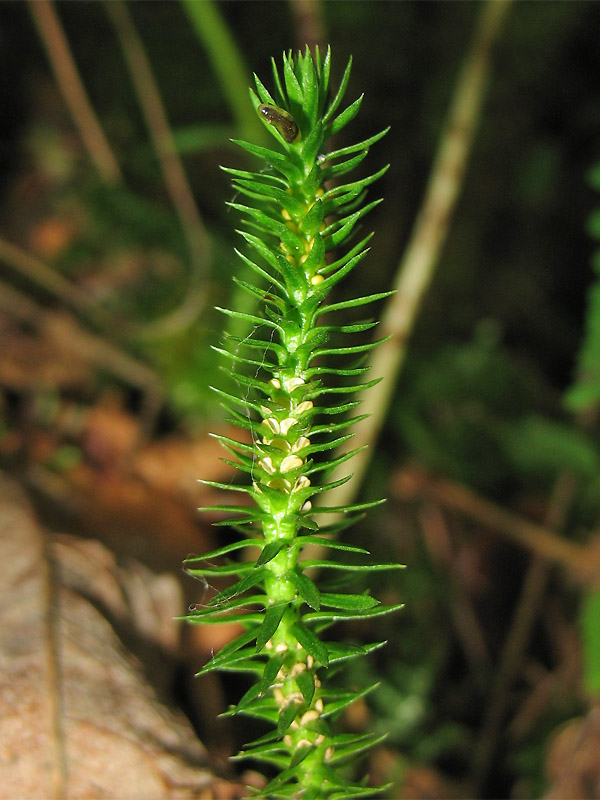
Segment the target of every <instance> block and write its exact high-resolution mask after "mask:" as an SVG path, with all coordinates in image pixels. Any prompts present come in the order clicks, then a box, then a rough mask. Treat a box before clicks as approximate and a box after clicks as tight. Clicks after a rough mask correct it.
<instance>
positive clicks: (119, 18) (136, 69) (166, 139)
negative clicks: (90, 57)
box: [105, 0, 208, 336]
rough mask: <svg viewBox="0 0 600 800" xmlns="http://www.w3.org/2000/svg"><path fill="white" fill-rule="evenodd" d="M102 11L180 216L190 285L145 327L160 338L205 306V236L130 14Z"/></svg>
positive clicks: (117, 3) (122, 7) (119, 9)
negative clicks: (175, 305)
mask: <svg viewBox="0 0 600 800" xmlns="http://www.w3.org/2000/svg"><path fill="white" fill-rule="evenodd" d="M105 8H106V11H107V13H108V16H109V17H110V19H111V21H112V23H113V25H114V28H115V31H116V34H117V37H118V39H119V43H120V45H121V49H122V51H123V56H124V58H125V62H126V64H127V67H128V69H129V72H130V75H131V80H132V82H133V85H134V88H135V91H136V94H137V97H138V101H139V104H140V108H141V110H142V113H143V115H144V118H145V120H146V125H147V126H148V131H149V133H150V138H151V139H152V143H153V146H154V149H155V151H156V154H157V156H158V160H159V163H160V167H161V170H162V174H163V178H164V181H165V185H166V187H167V191H168V192H169V196H170V197H171V202H172V203H173V206H174V208H175V211H176V212H177V215H178V217H179V221H180V223H181V227H182V230H183V233H184V235H185V237H186V239H187V244H188V249H189V253H190V259H191V265H192V266H191V282H190V287H189V290H188V292H187V293H186V298H185V300H184V302H183V303H182V304H181V306H180V307H179V308H178V309H176V310H175V311H174V312H173V313H171V314H170V315H168V316H167V317H165V318H163V319H162V320H160V321H159V322H155V323H153V324H152V325H150V326H148V327H147V328H146V329H145V331H144V333H145V334H146V335H152V336H156V335H165V334H167V333H173V332H175V331H177V330H181V329H182V328H185V327H187V326H188V325H189V324H190V323H191V322H193V321H194V320H195V319H197V317H198V316H199V314H200V312H201V310H202V308H203V306H204V304H205V300H206V287H205V286H204V285H203V279H204V276H205V272H206V264H207V253H208V237H207V234H206V230H205V228H204V224H203V222H202V218H201V216H200V212H199V211H198V207H197V205H196V201H195V200H194V195H193V194H192V190H191V188H190V185H189V183H188V180H187V177H186V174H185V170H184V168H183V164H182V162H181V159H180V158H179V154H178V153H177V148H176V146H175V141H174V138H173V134H172V132H171V128H170V125H169V122H168V119H167V114H166V111H165V108H164V105H163V102H162V100H161V97H160V93H159V91H158V86H157V84H156V80H155V78H154V75H153V72H152V67H151V64H150V61H149V59H148V56H147V55H146V51H145V50H144V46H143V43H142V40H141V38H140V36H139V34H138V32H137V30H136V27H135V24H134V22H133V19H132V16H131V13H130V11H129V9H128V7H127V5H126V4H125V3H123V2H122V0H110V2H107V3H105Z"/></svg>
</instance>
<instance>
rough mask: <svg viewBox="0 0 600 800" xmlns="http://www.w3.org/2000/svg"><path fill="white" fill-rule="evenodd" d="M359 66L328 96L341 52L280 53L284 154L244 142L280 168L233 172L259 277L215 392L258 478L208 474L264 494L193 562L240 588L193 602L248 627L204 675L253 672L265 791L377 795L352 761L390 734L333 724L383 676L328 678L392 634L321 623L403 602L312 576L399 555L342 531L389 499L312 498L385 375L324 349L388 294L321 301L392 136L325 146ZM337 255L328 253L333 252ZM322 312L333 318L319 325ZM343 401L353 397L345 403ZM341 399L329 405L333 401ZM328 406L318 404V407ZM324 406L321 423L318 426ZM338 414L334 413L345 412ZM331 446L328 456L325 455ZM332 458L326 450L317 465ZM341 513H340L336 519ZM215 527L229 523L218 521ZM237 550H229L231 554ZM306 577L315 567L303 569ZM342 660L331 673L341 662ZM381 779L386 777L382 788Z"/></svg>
mask: <svg viewBox="0 0 600 800" xmlns="http://www.w3.org/2000/svg"><path fill="white" fill-rule="evenodd" d="M350 66H351V62H349V63H348V66H347V68H346V70H345V72H344V75H343V78H342V81H341V84H340V87H339V89H338V91H337V92H336V93H335V95H333V97H332V99H330V98H329V94H328V91H329V74H330V52H329V51H328V52H327V54H326V56H325V57H324V58H322V57H321V55H320V53H319V52H318V50H317V51H316V52H315V56H314V58H313V57H312V56H311V54H310V52H309V50H308V48H307V50H306V52H305V53H304V54H302V53H299V54H298V55H297V56H295V57H293V56H292V55H291V54H289V55H285V54H284V56H283V83H282V81H281V78H280V74H279V71H278V69H277V67H276V65H275V63H274V62H273V79H274V86H275V91H274V94H273V96H272V95H271V94H270V93H269V92H268V91H267V89H266V88H265V87H264V86H263V84H262V83H261V82H260V80H259V79H258V78H256V94H255V93H254V92H252V93H251V97H252V102H253V104H254V106H255V109H256V111H257V113H258V115H259V117H260V118H261V119H262V120H263V122H264V123H265V125H266V126H267V128H268V130H269V131H270V133H271V134H272V135H273V137H274V138H275V140H276V142H277V144H278V150H270V149H267V148H264V147H259V146H256V145H252V144H248V143H246V142H238V144H239V145H240V146H241V147H243V148H244V149H245V150H246V151H248V152H249V153H250V154H252V155H254V156H257V157H258V158H260V159H263V160H264V161H266V162H267V164H268V165H269V166H268V168H267V169H266V170H264V171H261V172H246V171H242V170H237V169H227V170H226V171H227V172H229V173H230V174H231V175H232V176H233V183H234V187H235V189H236V191H237V192H238V193H239V195H242V196H244V197H245V198H247V202H248V204H247V205H246V204H242V203H239V202H232V203H230V205H231V206H232V207H233V208H235V209H236V210H238V211H240V212H241V213H242V214H243V216H244V218H245V230H243V231H240V233H241V235H242V237H243V238H244V240H245V241H246V243H247V245H249V247H250V249H251V251H253V254H254V255H253V256H252V257H250V256H248V255H245V254H243V253H239V255H240V258H241V260H242V262H243V263H244V264H245V265H246V267H247V268H249V270H251V271H253V272H254V273H255V274H256V275H257V276H258V278H259V280H260V281H261V282H262V284H263V285H262V286H257V285H254V284H253V283H250V282H248V281H245V280H242V279H241V278H236V279H235V280H236V282H237V283H238V284H239V285H240V286H241V287H242V288H243V289H245V290H246V291H247V292H249V294H250V295H251V296H252V297H254V298H256V299H257V300H258V301H259V303H260V305H261V311H260V312H259V313H256V314H251V313H246V312H242V311H236V310H235V309H233V310H228V309H220V310H221V311H222V312H223V313H224V314H226V315H228V316H229V317H233V318H234V319H236V320H239V321H241V322H244V323H249V324H250V326H251V327H252V331H251V333H250V334H249V335H248V336H246V337H241V336H238V337H236V336H232V335H229V336H226V339H227V342H226V345H227V347H226V349H221V348H215V349H216V350H217V352H219V353H220V354H221V355H223V356H224V357H225V358H226V359H227V361H228V362H229V363H230V364H231V368H229V367H224V371H225V372H226V373H227V374H228V375H229V377H230V378H231V379H232V380H233V382H234V384H235V387H236V388H235V389H233V390H232V391H231V392H227V391H224V390H221V389H216V390H215V391H217V393H218V394H219V395H220V397H221V398H222V400H223V403H224V405H225V407H226V408H227V409H228V410H229V412H230V414H231V419H230V421H231V422H232V423H234V424H235V425H237V426H239V427H240V428H242V429H243V430H244V431H245V432H246V434H247V440H246V439H245V438H244V437H242V438H241V439H240V440H239V441H238V440H236V439H233V438H230V437H227V436H218V437H217V438H218V439H220V441H221V442H222V444H223V445H224V446H225V448H226V449H227V450H229V451H230V452H231V453H233V454H234V456H235V460H229V459H225V461H226V462H227V463H229V464H231V466H233V467H235V468H236V469H238V470H241V472H243V473H246V474H247V475H249V476H250V479H251V485H250V486H247V485H238V484H235V483H232V484H221V483H214V482H208V481H207V482H205V483H207V484H208V485H209V486H213V487H216V488H218V489H227V490H230V491H235V492H242V493H245V494H247V495H249V496H250V498H251V499H252V500H253V501H254V505H252V506H245V505H218V506H213V507H211V509H205V510H212V511H217V512H219V513H223V512H224V513H227V514H228V513H235V514H238V515H240V518H239V519H237V521H236V524H235V525H233V526H232V527H234V528H236V529H237V530H238V531H239V532H240V533H241V534H242V536H243V538H241V539H240V540H239V541H236V542H234V543H232V544H228V545H225V546H224V547H221V548H219V549H217V550H215V551H213V552H211V553H207V554H205V555H204V556H202V557H201V558H192V559H189V560H188V561H187V565H188V567H189V571H190V572H191V573H192V574H193V575H197V576H201V577H202V578H204V579H213V578H220V577H224V576H235V578H236V580H235V582H234V583H233V585H231V586H229V587H228V588H226V589H225V590H223V591H221V592H219V593H218V594H217V595H216V596H215V597H213V599H212V600H211V601H210V603H209V604H208V605H207V606H206V607H204V608H201V609H198V610H196V611H194V612H193V613H192V614H190V616H188V617H187V619H188V620H189V621H190V622H192V623H214V622H223V621H230V622H237V623H241V624H242V625H243V626H244V628H245V632H244V633H242V634H241V635H240V636H238V637H237V638H236V639H235V640H234V641H233V642H231V643H230V644H228V645H226V646H225V647H224V648H223V649H222V650H221V651H220V652H219V653H217V654H216V655H215V656H214V657H213V659H212V660H211V661H210V663H208V664H207V665H206V666H205V667H204V669H203V670H202V671H201V674H202V673H204V672H208V671H209V670H214V669H219V670H230V671H246V672H249V673H251V674H253V675H255V676H256V682H255V683H254V685H253V686H252V687H251V688H250V689H249V690H248V691H247V692H246V694H245V695H244V696H243V697H242V699H241V700H240V701H239V703H238V704H237V706H235V708H233V709H232V711H231V713H235V714H238V713H243V714H247V715H250V716H253V717H258V718H260V719H263V720H266V721H268V722H270V723H272V724H273V725H274V726H275V730H273V731H272V732H269V733H268V734H266V735H265V736H262V737H260V738H259V739H257V740H256V741H254V742H252V743H251V744H249V745H247V746H246V748H245V749H244V750H243V752H242V753H241V754H240V756H238V757H241V758H253V759H256V760H258V761H262V762H265V763H267V764H269V765H275V767H276V768H278V769H279V770H280V772H279V774H278V775H277V777H275V778H274V779H273V780H272V781H271V782H270V783H269V784H268V785H267V787H266V788H265V789H264V791H263V793H262V794H261V796H263V797H303V798H307V800H308V798H314V799H315V800H316V799H317V798H344V797H362V796H366V795H372V794H373V793H374V792H375V791H377V790H375V789H373V788H372V787H367V786H366V782H361V783H354V782H352V780H351V779H349V778H348V777H347V774H346V772H345V765H346V764H350V765H351V764H352V762H354V761H355V759H356V757H357V756H358V755H359V754H361V753H363V752H364V751H365V750H367V749H368V748H369V747H371V746H372V745H373V744H375V743H376V742H377V741H379V740H380V738H381V737H376V736H374V735H370V734H366V735H352V734H343V733H342V734H336V733H334V732H333V730H332V728H331V725H330V723H331V721H332V720H334V719H335V718H336V717H337V716H339V714H340V713H341V712H342V711H343V709H345V708H346V707H347V706H348V705H350V704H351V703H352V702H353V701H354V700H356V699H357V698H359V697H363V696H365V695H366V694H367V693H368V692H370V691H371V690H372V689H373V688H374V686H368V687H366V688H364V689H362V690H360V691H354V690H346V689H339V688H333V687H331V686H329V685H326V680H325V675H324V673H325V674H326V675H327V680H328V681H329V676H330V675H331V674H332V673H333V672H334V671H335V670H336V668H337V666H338V665H339V664H343V663H344V662H348V661H350V660H351V659H354V658H357V657H358V656H361V655H365V654H367V653H369V652H371V651H373V650H375V649H377V648H378V647H380V646H381V644H382V643H376V644H370V645H365V646H361V645H356V644H346V643H339V642H334V641H327V640H324V639H323V638H322V634H323V633H324V632H325V631H326V630H327V629H328V628H329V627H330V626H331V625H333V624H334V623H336V622H338V621H341V620H352V619H363V620H364V619H367V618H371V617H374V616H380V615H384V614H388V613H390V612H392V611H394V610H396V609H398V608H400V607H401V606H399V605H396V606H382V605H380V604H379V602H378V601H377V600H376V599H374V598H372V597H370V596H369V595H368V594H364V593H343V592H341V591H340V585H343V584H344V581H342V582H341V584H340V582H339V581H338V582H337V583H336V582H335V581H333V580H332V581H330V582H329V583H328V584H325V585H323V583H321V586H320V588H318V587H317V585H316V584H315V582H314V581H313V577H314V571H315V570H317V569H318V570H323V571H324V572H325V573H326V574H332V571H333V574H335V571H340V570H341V571H342V572H346V573H347V576H346V577H350V578H352V577H354V576H355V575H356V573H361V572H364V571H375V570H389V569H396V568H398V567H399V565H398V564H372V563H368V562H364V561H361V562H359V563H357V562H356V556H357V554H358V555H359V556H363V555H364V554H366V553H367V551H366V550H363V549H361V548H358V547H354V546H350V545H347V544H341V543H339V542H337V541H335V540H333V539H331V538H329V537H330V536H331V535H332V534H335V533H336V532H338V531H339V530H341V529H343V528H345V527H346V526H347V525H349V524H350V523H352V522H353V521H355V520H356V519H357V518H358V517H359V516H360V512H362V511H363V510H364V509H366V508H369V507H370V506H373V505H376V504H377V503H378V502H381V501H375V502H367V503H360V504H354V505H348V506H345V507H341V508H324V507H319V508H318V513H319V514H325V513H330V514H335V515H336V521H335V522H334V523H333V524H331V525H327V526H325V527H321V528H319V525H318V524H317V522H316V521H315V519H314V518H313V516H312V512H313V508H312V499H314V498H315V496H319V495H321V494H322V493H323V492H326V491H327V490H328V489H330V488H333V487H334V486H338V485H340V484H341V483H344V482H345V481H346V480H348V479H349V476H348V477H346V478H343V479H342V480H339V481H335V482H331V483H326V482H322V483H318V482H316V481H315V478H316V477H317V476H318V475H323V474H325V475H327V472H328V471H329V470H331V469H333V468H334V467H335V466H336V465H338V464H340V463H343V462H345V461H347V460H348V459H349V458H351V456H352V455H354V453H355V452H357V450H353V451H350V452H347V453H344V454H343V455H339V456H334V455H332V454H331V451H333V450H335V449H337V448H338V447H339V446H340V445H343V444H344V443H345V442H346V441H347V440H348V439H350V438H351V434H349V433H348V429H349V428H350V426H351V425H352V424H354V421H355V420H356V417H355V418H347V417H346V416H345V415H346V413H347V412H351V411H352V409H353V408H355V407H356V406H357V405H358V403H357V401H354V400H349V399H347V398H343V396H344V395H352V394H354V393H355V392H357V391H359V390H362V389H365V388H367V387H369V386H372V385H373V384H374V383H376V382H377V379H375V380H372V381H369V382H365V383H358V384H357V383H356V380H357V376H362V375H363V374H364V373H365V372H366V368H365V367H363V366H360V365H359V366H357V365H350V366H348V367H344V366H341V367H340V366H334V367H330V366H325V365H323V364H322V358H323V357H324V356H333V357H340V356H342V357H343V356H350V357H354V358H355V357H357V356H358V357H360V356H362V354H364V353H365V352H367V351H368V350H370V349H371V348H372V347H374V346H375V345H376V344H377V342H375V343H364V342H363V343H359V344H356V345H346V344H339V343H338V342H336V341H330V340H331V339H332V338H335V337H337V336H338V334H359V333H362V332H364V331H367V330H369V329H371V328H372V327H373V326H374V325H376V323H375V322H373V321H368V322H359V323H355V324H348V325H344V324H331V323H330V322H329V320H330V318H332V319H333V320H334V322H335V315H336V314H337V313H338V312H340V311H344V310H345V309H350V308H357V307H361V306H364V305H367V304H369V303H372V302H373V301H376V300H378V299H380V298H382V297H385V296H386V295H387V294H389V293H388V292H384V293H377V294H372V295H369V296H363V297H358V298H355V299H352V300H345V301H340V302H334V303H329V304H325V300H326V298H327V296H328V294H329V293H330V291H331V289H332V288H333V287H334V286H335V285H336V284H337V283H338V281H340V280H341V279H342V278H343V277H344V276H346V275H347V274H348V273H349V272H350V271H351V270H352V269H353V268H354V267H355V266H356V265H357V264H358V263H359V262H360V261H361V260H362V259H363V257H364V256H365V254H366V253H367V248H366V245H367V242H368V241H369V239H370V236H366V237H364V238H362V239H361V240H360V241H359V242H358V243H356V244H352V245H350V246H349V247H348V249H347V251H346V252H345V253H344V254H340V253H339V252H338V251H339V249H340V248H342V247H343V246H344V245H348V243H349V242H350V240H351V237H353V235H354V234H355V233H356V230H357V226H358V223H359V221H360V220H361V219H362V217H363V216H365V214H367V213H368V212H369V211H370V210H371V209H372V208H374V207H375V206H376V205H377V204H378V203H379V201H378V200H375V201H373V202H370V203H366V202H365V196H366V190H367V187H368V186H369V185H370V184H371V183H373V182H374V181H375V180H376V179H377V178H379V177H380V176H381V175H383V173H384V172H385V171H386V167H384V168H383V169H380V170H379V171H378V172H376V173H374V174H373V175H370V176H368V177H365V178H362V179H359V180H355V181H352V182H350V183H339V182H338V179H339V178H340V177H342V176H345V175H346V174H347V173H348V172H349V171H350V170H352V169H353V168H354V167H355V166H357V165H358V164H359V163H360V162H361V161H362V160H363V159H364V158H365V156H366V155H367V152H368V150H369V147H370V146H371V145H372V144H373V143H374V142H376V141H377V140H378V139H380V138H381V137H382V136H383V135H384V134H385V133H386V131H385V130H383V131H381V132H379V133H377V134H375V135H374V136H371V137H370V138H368V139H366V140H365V141H362V142H359V143H358V144H354V145H351V146H347V147H343V148H342V149H338V150H333V151H329V152H328V151H327V150H326V143H327V141H328V140H329V139H330V138H331V137H333V136H335V135H336V134H337V133H338V132H339V131H340V130H341V129H342V128H343V127H344V126H345V125H346V124H347V123H349V122H350V121H351V120H352V119H353V118H354V116H355V115H356V113H357V112H358V110H359V108H360V105H361V100H362V98H358V100H356V101H355V102H353V103H351V104H350V105H349V106H348V107H347V108H346V109H345V110H344V111H342V112H341V113H338V108H339V106H340V103H341V101H342V98H343V96H344V93H345V90H346V88H347V86H348V80H349V75H350ZM334 250H335V251H336V254H335V256H334V257H333V259H330V260H328V259H327V257H326V256H327V254H328V253H331V252H332V251H334ZM324 316H326V319H327V324H320V320H321V318H323V317H324ZM340 396H342V398H343V402H340V401H339V398H340ZM331 398H333V400H331ZM317 401H320V402H318V403H317ZM318 416H322V417H323V418H324V422H322V423H321V424H316V423H315V418H316V417H318ZM336 420H337V421H336ZM328 453H329V454H330V455H329V457H324V454H328ZM319 459H321V460H319ZM338 518H341V521H338ZM216 524H218V525H221V524H231V523H230V522H227V521H224V522H221V521H219V522H217V523H216ZM307 545H318V546H320V547H328V548H331V549H332V550H333V551H338V552H341V553H343V554H344V558H346V559H348V558H352V559H354V560H352V561H348V560H346V561H341V560H335V559H333V558H331V559H324V558H316V559H315V558H313V559H307V560H301V558H300V557H301V554H302V551H303V549H304V548H305V547H306V546H307ZM243 548H254V550H255V551H257V556H256V558H255V560H254V561H235V560H230V559H228V560H227V562H226V563H225V564H224V565H220V566H214V565H213V564H211V563H210V562H211V561H212V560H213V559H216V558H219V557H221V556H230V554H233V553H236V552H238V551H240V550H242V549H243ZM230 558H231V557H230ZM307 573H308V574H307ZM332 668H333V669H332ZM381 788H383V787H380V789H381Z"/></svg>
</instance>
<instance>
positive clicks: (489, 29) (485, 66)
mask: <svg viewBox="0 0 600 800" xmlns="http://www.w3.org/2000/svg"><path fill="white" fill-rule="evenodd" d="M509 7H510V0H488V2H487V3H486V4H485V6H484V7H483V9H482V15H481V17H480V20H479V24H478V27H477V30H476V32H475V36H474V38H473V42H472V44H471V48H470V50H469V53H468V55H467V57H466V60H465V63H464V65H463V67H462V71H461V73H460V76H459V79H458V83H457V86H456V89H455V93H454V97H453V99H452V103H451V106H450V111H449V114H448V118H447V121H446V125H445V130H444V133H443V135H442V138H441V142H440V146H439V150H438V153H437V157H436V159H435V162H434V164H433V168H432V172H431V175H430V178H429V183H428V185H427V189H426V192H425V199H424V201H423V205H422V208H421V211H420V212H419V215H418V217H417V220H416V223H415V226H414V228H413V232H412V235H411V238H410V241H409V244H408V247H407V249H406V252H405V254H404V256H403V258H402V260H401V262H400V265H399V268H398V272H397V275H396V281H395V284H394V289H395V290H396V293H395V294H394V295H392V297H391V298H390V299H389V301H388V303H387V306H386V308H385V310H384V313H383V316H382V321H381V326H380V328H378V332H379V333H380V334H381V335H382V337H386V336H389V337H390V338H389V340H388V341H387V342H385V343H384V344H381V345H380V346H379V347H377V348H376V349H375V350H374V351H373V355H372V357H371V360H370V363H369V365H370V367H371V373H370V374H371V375H372V376H374V377H380V376H384V377H385V379H384V380H383V381H381V383H379V384H377V385H376V386H374V387H373V388H371V389H369V391H368V392H366V393H365V399H364V401H363V406H362V408H361V412H362V413H366V414H370V416H369V418H368V419H365V420H363V421H362V422H360V423H359V424H357V425H356V429H355V430H353V433H354V434H355V437H354V439H353V442H352V447H353V448H354V447H360V446H362V445H365V444H369V445H374V443H375V442H376V440H377V438H378V436H379V433H380V430H381V427H382V425H383V422H384V419H385V416H386V414H387V412H388V408H389V405H390V401H391V398H392V395H393V393H394V390H395V387H396V382H397V379H398V375H399V372H400V369H401V367H402V364H403V362H404V359H405V356H406V352H407V343H408V338H409V336H410V333H411V330H412V328H413V325H414V322H415V318H416V316H417V313H418V311H419V309H420V307H421V302H422V299H423V296H424V294H425V292H426V290H427V288H428V286H429V284H430V282H431V279H432V275H433V271H434V268H435V266H436V264H437V262H438V259H439V256H440V252H441V249H442V246H443V244H444V242H445V240H446V234H447V231H448V226H449V221H450V217H451V215H452V212H453V211H454V207H455V205H456V200H457V197H458V194H459V191H460V188H461V186H462V183H463V179H464V175H465V168H466V163H467V158H468V156H469V153H470V151H471V145H472V142H473V138H474V134H475V129H476V127H477V123H478V121H479V118H480V115H481V107H482V103H483V98H484V93H485V87H486V84H487V80H488V77H489V73H490V68H491V63H490V62H491V50H492V46H493V44H494V42H495V41H496V39H497V37H498V34H499V32H500V30H501V25H502V22H503V21H504V18H505V17H506V13H507V11H508V9H509ZM372 452H373V447H370V448H367V449H365V450H363V451H362V452H360V453H359V454H358V455H356V456H355V457H354V458H353V460H352V471H353V478H352V480H350V481H348V483H346V484H344V485H343V486H340V487H338V488H336V489H333V490H332V491H330V492H328V493H327V502H328V504H331V505H332V506H343V505H346V504H347V503H349V502H351V501H352V498H353V496H354V495H355V494H356V493H357V491H358V489H359V488H360V483H361V481H362V478H363V476H364V474H365V472H366V469H367V467H368V464H369V459H370V456H371V454H372ZM344 467H345V465H344ZM345 473H346V470H345V469H344V470H343V471H342V470H336V471H335V472H334V474H333V475H332V477H331V480H332V481H333V480H336V479H337V478H340V477H342V475H343V474H345Z"/></svg>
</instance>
